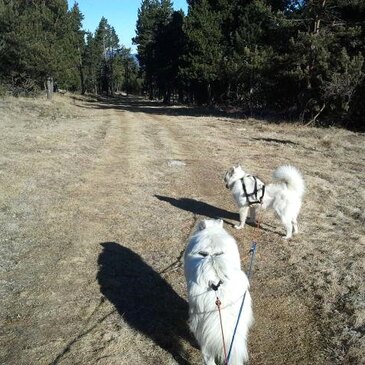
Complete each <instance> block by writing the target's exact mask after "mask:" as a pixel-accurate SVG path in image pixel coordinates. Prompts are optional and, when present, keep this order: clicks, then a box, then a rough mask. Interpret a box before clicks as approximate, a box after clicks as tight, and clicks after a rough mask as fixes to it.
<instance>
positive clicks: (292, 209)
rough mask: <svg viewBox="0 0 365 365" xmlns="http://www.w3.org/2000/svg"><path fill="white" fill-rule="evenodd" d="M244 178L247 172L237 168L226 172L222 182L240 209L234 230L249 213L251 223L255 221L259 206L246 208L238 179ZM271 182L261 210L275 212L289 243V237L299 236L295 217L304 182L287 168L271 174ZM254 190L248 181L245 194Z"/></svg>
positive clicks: (300, 200)
mask: <svg viewBox="0 0 365 365" xmlns="http://www.w3.org/2000/svg"><path fill="white" fill-rule="evenodd" d="M245 176H247V174H246V172H245V171H243V170H242V168H241V166H237V167H232V168H231V169H230V170H228V172H227V173H226V175H225V178H224V181H225V183H226V187H227V188H228V189H230V190H231V192H232V195H233V197H234V199H235V201H236V203H237V205H238V207H239V214H240V224H239V225H236V226H235V228H237V229H241V228H243V227H244V225H245V221H246V217H247V213H248V210H249V209H250V220H251V221H253V222H255V220H256V214H255V213H256V208H257V206H258V205H257V204H256V205H252V206H249V204H248V202H247V199H246V197H245V194H244V191H243V188H242V182H241V180H240V179H242V178H244V177H245ZM273 179H274V183H272V184H269V185H266V189H265V195H264V197H263V199H262V207H263V208H264V209H267V208H273V209H274V210H275V212H276V213H277V214H278V215H279V217H280V219H281V222H282V223H283V225H284V227H285V229H286V236H285V237H284V238H286V239H288V238H291V237H292V234H296V233H298V223H297V217H298V214H299V211H300V208H301V205H302V198H303V194H304V180H303V177H302V175H301V174H300V172H299V171H298V170H297V169H296V168H295V167H293V166H290V165H284V166H280V167H278V168H277V169H276V170H275V171H274V173H273ZM253 189H254V187H253V181H252V180H251V182H250V180H248V185H247V190H248V191H249V192H252V191H253Z"/></svg>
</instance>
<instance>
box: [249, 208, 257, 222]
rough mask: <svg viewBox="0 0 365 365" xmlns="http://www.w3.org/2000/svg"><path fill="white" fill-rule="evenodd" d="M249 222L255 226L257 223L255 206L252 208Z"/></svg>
mask: <svg viewBox="0 0 365 365" xmlns="http://www.w3.org/2000/svg"><path fill="white" fill-rule="evenodd" d="M248 221H249V222H250V223H253V224H255V223H256V207H255V206H252V207H250V218H249V219H248Z"/></svg>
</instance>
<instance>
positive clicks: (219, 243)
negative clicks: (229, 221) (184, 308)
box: [184, 219, 253, 365]
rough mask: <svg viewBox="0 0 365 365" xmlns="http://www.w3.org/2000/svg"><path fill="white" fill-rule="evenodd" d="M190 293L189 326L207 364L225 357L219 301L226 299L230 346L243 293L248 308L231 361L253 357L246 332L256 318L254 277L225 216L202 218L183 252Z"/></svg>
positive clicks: (224, 309) (226, 330) (224, 316)
mask: <svg viewBox="0 0 365 365" xmlns="http://www.w3.org/2000/svg"><path fill="white" fill-rule="evenodd" d="M184 269H185V277H186V282H187V287H188V298H189V326H190V329H191V331H192V332H193V333H194V335H195V338H196V339H197V341H198V343H199V345H200V347H201V350H202V353H203V357H204V362H205V364H206V365H214V364H215V361H216V360H217V361H218V362H219V363H221V364H223V362H224V360H225V359H224V351H223V339H222V335H221V327H220V320H219V312H218V308H217V305H216V299H217V296H218V297H219V299H220V302H221V316H222V324H223V332H224V337H225V347H226V349H228V348H229V347H230V345H231V340H232V337H233V333H234V328H235V325H236V323H237V318H238V315H239V311H240V307H241V303H242V300H243V298H245V299H244V302H243V310H242V312H241V317H240V320H239V322H238V325H237V330H236V334H235V340H234V341H233V343H232V348H231V353H230V360H229V364H232V365H238V364H240V365H241V364H243V363H244V362H246V361H247V360H248V352H247V335H248V330H249V328H250V326H251V324H252V323H253V315H252V309H251V296H250V293H249V291H248V289H249V282H248V279H247V276H246V274H245V273H244V272H243V271H242V270H241V262H240V255H239V252H238V248H237V244H236V241H235V239H234V238H233V237H232V236H231V235H229V234H228V233H227V231H225V230H224V228H223V221H222V220H220V219H219V220H204V221H202V222H200V224H199V225H198V227H197V229H196V231H195V233H194V234H193V235H192V236H191V239H190V242H189V244H188V246H187V248H186V250H185V255H184Z"/></svg>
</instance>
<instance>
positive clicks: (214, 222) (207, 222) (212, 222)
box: [198, 219, 223, 231]
mask: <svg viewBox="0 0 365 365" xmlns="http://www.w3.org/2000/svg"><path fill="white" fill-rule="evenodd" d="M213 227H217V228H223V220H222V219H203V220H202V221H200V222H199V224H198V230H199V231H202V230H203V229H206V228H213Z"/></svg>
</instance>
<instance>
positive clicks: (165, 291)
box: [97, 242, 195, 364]
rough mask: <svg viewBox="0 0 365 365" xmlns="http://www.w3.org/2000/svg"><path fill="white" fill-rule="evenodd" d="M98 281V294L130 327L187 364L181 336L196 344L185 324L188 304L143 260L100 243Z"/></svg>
mask: <svg viewBox="0 0 365 365" xmlns="http://www.w3.org/2000/svg"><path fill="white" fill-rule="evenodd" d="M101 246H102V247H103V250H102V252H101V253H100V255H99V258H98V265H99V271H98V274H97V280H98V282H99V285H100V291H101V293H102V294H103V295H104V296H105V297H106V298H107V299H108V300H109V301H110V302H111V303H113V305H114V306H115V308H116V309H117V311H118V313H119V314H120V315H121V316H122V317H123V320H124V321H125V322H126V323H128V325H129V326H131V327H132V328H134V329H136V330H137V331H139V332H142V333H144V334H145V335H147V336H148V337H149V338H151V339H152V340H153V341H154V342H155V343H156V344H157V345H158V346H160V347H161V348H163V349H164V350H166V351H168V352H170V353H171V355H172V356H173V357H174V358H175V360H176V361H177V363H178V364H188V363H189V362H188V361H187V360H186V359H187V357H188V355H187V354H185V353H184V350H183V347H182V344H181V339H185V340H187V341H189V342H190V343H191V344H192V345H193V346H195V343H194V340H193V338H192V335H191V334H190V332H189V329H188V327H187V319H188V304H187V302H186V301H185V300H184V299H182V298H181V297H180V296H179V295H178V294H177V293H176V292H175V291H174V290H173V289H172V288H171V286H170V285H169V284H168V283H167V281H166V280H164V279H163V278H162V277H161V276H160V275H159V274H158V273H157V272H156V271H154V270H153V269H152V268H151V267H150V266H149V265H147V264H146V263H145V262H144V261H143V259H142V258H141V257H140V256H139V255H137V254H136V253H134V252H133V251H131V250H130V249H128V248H126V247H123V246H122V245H120V244H118V243H116V242H104V243H101Z"/></svg>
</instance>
